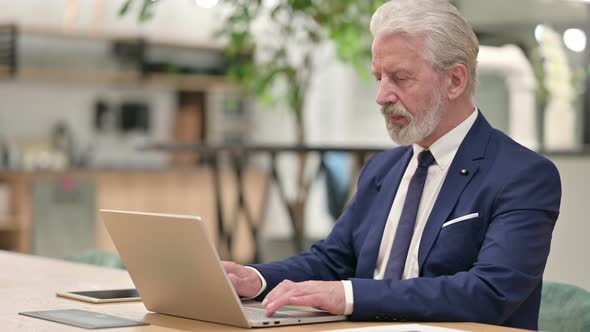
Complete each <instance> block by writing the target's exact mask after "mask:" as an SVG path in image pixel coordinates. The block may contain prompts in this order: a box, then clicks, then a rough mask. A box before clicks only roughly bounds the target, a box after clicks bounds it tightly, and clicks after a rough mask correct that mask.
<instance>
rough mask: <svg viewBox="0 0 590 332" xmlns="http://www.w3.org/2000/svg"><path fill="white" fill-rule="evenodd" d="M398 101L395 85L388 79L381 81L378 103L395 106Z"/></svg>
mask: <svg viewBox="0 0 590 332" xmlns="http://www.w3.org/2000/svg"><path fill="white" fill-rule="evenodd" d="M397 101H398V98H397V94H396V93H395V89H394V87H393V85H392V84H391V83H390V82H388V80H386V79H382V80H381V81H379V86H378V88H377V98H376V102H377V104H378V105H381V106H383V105H386V104H395V103H396V102H397Z"/></svg>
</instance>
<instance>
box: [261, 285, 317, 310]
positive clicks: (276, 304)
mask: <svg viewBox="0 0 590 332" xmlns="http://www.w3.org/2000/svg"><path fill="white" fill-rule="evenodd" d="M306 294H308V292H307V290H306V289H305V288H304V287H301V286H300V285H299V284H293V285H292V287H291V288H290V289H289V290H288V291H286V292H284V293H282V294H281V295H280V296H276V297H274V298H272V299H271V300H270V301H269V302H268V303H267V304H266V306H265V311H266V313H267V316H270V315H273V314H274V313H275V312H276V311H277V310H279V309H280V308H282V307H284V306H286V305H289V304H293V303H292V301H291V299H292V298H294V297H300V296H303V295H306Z"/></svg>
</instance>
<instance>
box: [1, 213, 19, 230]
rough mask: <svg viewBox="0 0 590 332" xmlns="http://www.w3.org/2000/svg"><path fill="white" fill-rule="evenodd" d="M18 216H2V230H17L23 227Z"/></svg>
mask: <svg viewBox="0 0 590 332" xmlns="http://www.w3.org/2000/svg"><path fill="white" fill-rule="evenodd" d="M16 220H17V217H10V216H9V217H6V218H0V232H17V231H20V230H21V227H20V226H19V225H18V223H17V222H16Z"/></svg>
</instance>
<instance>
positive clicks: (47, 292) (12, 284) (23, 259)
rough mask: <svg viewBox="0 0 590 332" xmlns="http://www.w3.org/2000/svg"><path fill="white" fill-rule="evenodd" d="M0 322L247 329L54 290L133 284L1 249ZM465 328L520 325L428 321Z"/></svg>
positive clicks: (117, 275)
mask: <svg viewBox="0 0 590 332" xmlns="http://www.w3.org/2000/svg"><path fill="white" fill-rule="evenodd" d="M0 267H1V270H2V272H1V273H0V328H1V330H2V331H78V332H80V331H85V330H84V329H80V328H76V327H70V326H66V325H62V324H58V323H53V322H48V321H44V320H40V319H35V318H30V317H25V316H21V315H18V313H19V312H22V311H36V310H54V309H82V310H90V311H97V312H101V313H105V314H111V315H115V316H120V317H125V318H129V319H135V320H143V321H147V322H149V323H150V324H151V325H149V326H143V327H134V328H122V329H112V330H101V331H119V332H123V331H125V332H130V331H146V332H148V331H153V332H156V331H161V332H165V331H166V332H172V331H246V330H245V329H241V328H236V327H232V326H225V325H219V324H212V323H206V322H200V321H197V320H191V319H183V318H177V317H172V316H167V315H160V314H155V313H150V312H148V311H147V310H146V309H145V307H144V306H143V304H142V303H140V302H132V303H119V304H98V305H97V304H88V303H85V302H78V301H74V300H68V299H63V298H59V297H56V296H55V292H56V291H58V290H89V289H105V288H125V287H132V286H133V283H132V282H131V279H130V278H129V275H128V274H127V272H125V271H121V270H113V269H106V268H100V267H95V266H89V265H81V264H74V263H69V262H63V261H58V260H52V259H47V258H41V257H35V256H28V255H24V254H16V253H11V252H6V251H0ZM377 325H385V324H383V323H352V322H338V323H323V324H310V325H299V326H287V327H278V328H265V329H256V331H264V332H267V331H268V332H271V331H318V330H330V329H341V328H351V327H364V326H377ZM430 325H436V326H441V327H450V328H456V329H461V330H466V331H478V332H509V331H523V330H516V329H509V328H503V327H498V326H491V325H483V324H474V323H436V324H430Z"/></svg>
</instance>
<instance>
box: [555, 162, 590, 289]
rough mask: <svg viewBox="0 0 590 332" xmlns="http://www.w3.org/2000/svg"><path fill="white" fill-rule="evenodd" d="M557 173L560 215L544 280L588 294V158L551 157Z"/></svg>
mask: <svg viewBox="0 0 590 332" xmlns="http://www.w3.org/2000/svg"><path fill="white" fill-rule="evenodd" d="M551 159H552V160H553V162H554V163H555V164H556V166H557V168H558V169H559V173H560V174H561V186H562V190H563V194H562V197H561V213H560V215H559V219H558V220H557V224H556V225H555V230H554V231H553V241H552V243H551V253H550V254H549V261H548V262H547V269H546V270H545V279H546V280H551V281H559V282H564V283H569V284H573V285H577V286H579V287H583V288H585V289H586V290H588V291H590V264H589V260H588V234H590V220H589V214H588V198H589V197H590V177H589V176H588V174H587V173H588V170H590V157H589V156H586V157H558V156H554V157H551Z"/></svg>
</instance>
